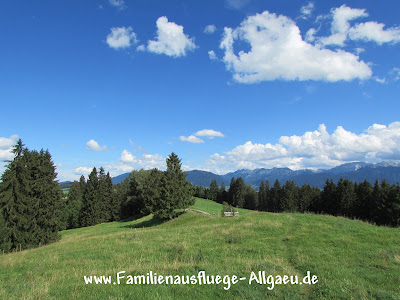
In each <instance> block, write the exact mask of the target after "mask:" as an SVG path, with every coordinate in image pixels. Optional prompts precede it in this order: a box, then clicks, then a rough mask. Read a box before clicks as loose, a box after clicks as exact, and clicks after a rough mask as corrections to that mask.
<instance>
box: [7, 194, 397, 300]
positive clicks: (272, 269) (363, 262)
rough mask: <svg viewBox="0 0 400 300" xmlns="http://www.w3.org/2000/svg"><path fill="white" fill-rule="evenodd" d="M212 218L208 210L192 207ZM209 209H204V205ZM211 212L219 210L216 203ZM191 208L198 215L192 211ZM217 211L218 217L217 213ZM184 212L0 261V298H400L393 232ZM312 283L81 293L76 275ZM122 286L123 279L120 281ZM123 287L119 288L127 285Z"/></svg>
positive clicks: (312, 220) (87, 289)
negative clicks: (263, 277) (305, 280)
mask: <svg viewBox="0 0 400 300" xmlns="http://www.w3.org/2000/svg"><path fill="white" fill-rule="evenodd" d="M197 201H198V202H197V204H196V205H195V206H194V207H195V208H197V209H200V207H202V208H204V206H206V208H205V209H212V208H211V207H214V209H215V210H217V207H216V206H214V205H215V203H212V202H210V201H207V200H197ZM207 202H208V203H207ZM216 205H218V204H216ZM196 206H197V207H196ZM219 211H220V209H219ZM242 212H243V211H241V215H240V217H237V218H223V217H218V216H207V215H204V214H199V213H196V212H191V211H189V212H188V213H185V214H183V215H181V216H180V217H179V218H177V219H174V220H172V221H169V222H166V223H162V224H158V223H155V222H154V221H153V220H152V218H151V216H147V217H144V218H141V219H138V220H133V221H130V222H113V223H107V224H100V225H97V226H93V227H88V228H79V229H74V230H68V231H63V232H62V239H61V240H60V241H59V242H57V243H55V244H52V245H48V246H45V247H41V248H38V249H32V250H27V251H22V252H19V253H11V254H7V255H0V270H1V272H0V282H1V284H0V299H56V298H57V299H82V298H83V299H125V298H126V299H265V298H269V297H274V298H277V299H284V298H287V299H332V298H335V299H351V298H353V299H399V298H400V276H399V274H400V229H394V228H385V227H377V226H373V225H370V224H366V223H363V222H360V221H352V220H347V219H344V218H335V217H330V216H321V215H311V214H272V213H261V212H251V211H247V213H242ZM201 270H204V271H206V273H207V274H208V275H221V276H224V275H237V276H240V277H247V280H248V279H249V278H250V274H251V272H252V271H254V272H258V271H265V272H266V274H267V276H268V275H269V274H272V275H274V276H276V275H282V276H283V275H289V276H290V275H293V276H294V275H298V276H299V278H302V277H303V276H304V275H306V273H307V271H310V272H311V274H313V275H316V276H318V280H319V281H318V283H317V284H315V285H305V284H303V285H290V284H287V285H275V287H274V289H272V290H269V289H268V287H271V285H269V284H267V285H259V284H256V283H255V282H253V283H252V284H251V285H249V284H248V281H240V282H238V283H237V284H235V285H232V286H231V288H230V289H229V290H225V289H224V287H226V285H224V284H220V285H165V284H164V285H126V284H122V283H125V281H122V282H121V284H120V285H113V284H107V285H106V284H97V285H96V284H91V285H86V284H85V282H84V277H83V276H84V275H86V276H88V275H98V276H100V275H106V276H112V281H116V273H117V272H119V271H126V273H125V275H126V276H127V275H141V274H143V275H146V273H148V272H150V271H153V272H156V273H157V274H161V275H197V274H198V272H199V271H201ZM125 279H126V278H125ZM125 279H124V280H125Z"/></svg>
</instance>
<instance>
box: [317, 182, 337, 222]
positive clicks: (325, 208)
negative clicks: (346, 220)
mask: <svg viewBox="0 0 400 300" xmlns="http://www.w3.org/2000/svg"><path fill="white" fill-rule="evenodd" d="M318 212H323V213H326V214H330V215H333V216H336V215H338V214H339V213H340V201H339V199H338V197H337V186H336V184H335V183H334V182H333V180H332V179H331V180H326V183H325V186H324V189H323V191H322V193H321V202H320V206H319V210H318Z"/></svg>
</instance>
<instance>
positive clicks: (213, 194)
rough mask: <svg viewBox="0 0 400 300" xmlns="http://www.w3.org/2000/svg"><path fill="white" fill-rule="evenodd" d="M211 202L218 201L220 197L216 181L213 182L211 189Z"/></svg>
mask: <svg viewBox="0 0 400 300" xmlns="http://www.w3.org/2000/svg"><path fill="white" fill-rule="evenodd" d="M209 193H210V194H209V196H210V200H212V201H217V197H218V183H217V181H216V180H212V181H211V183H210V187H209Z"/></svg>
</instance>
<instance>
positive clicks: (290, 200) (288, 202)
mask: <svg viewBox="0 0 400 300" xmlns="http://www.w3.org/2000/svg"><path fill="white" fill-rule="evenodd" d="M298 198H299V193H298V187H297V186H296V184H295V183H294V182H293V180H288V181H287V182H286V184H285V185H284V186H283V187H282V207H281V209H282V210H283V211H287V212H295V211H297V201H298V200H297V199H298Z"/></svg>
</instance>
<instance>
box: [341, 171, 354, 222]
mask: <svg viewBox="0 0 400 300" xmlns="http://www.w3.org/2000/svg"><path fill="white" fill-rule="evenodd" d="M337 198H338V199H337V200H338V201H339V205H340V208H339V212H338V214H341V215H344V216H348V217H351V216H353V214H354V213H355V212H354V207H355V205H356V193H355V189H354V184H353V183H352V182H351V181H349V180H348V179H343V178H341V179H340V180H339V182H338V184H337Z"/></svg>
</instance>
